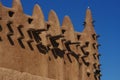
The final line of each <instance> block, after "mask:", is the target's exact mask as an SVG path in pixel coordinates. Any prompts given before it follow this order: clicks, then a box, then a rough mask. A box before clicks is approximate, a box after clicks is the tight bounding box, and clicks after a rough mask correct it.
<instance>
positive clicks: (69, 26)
mask: <svg viewBox="0 0 120 80" xmlns="http://www.w3.org/2000/svg"><path fill="white" fill-rule="evenodd" d="M62 28H63V29H67V30H71V29H73V24H72V22H71V20H70V17H69V16H65V17H64V20H63V23H62Z"/></svg>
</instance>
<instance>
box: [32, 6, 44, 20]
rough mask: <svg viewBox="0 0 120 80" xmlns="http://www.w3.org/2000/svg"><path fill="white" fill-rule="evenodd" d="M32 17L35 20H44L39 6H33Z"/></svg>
mask: <svg viewBox="0 0 120 80" xmlns="http://www.w3.org/2000/svg"><path fill="white" fill-rule="evenodd" d="M32 16H33V17H35V18H39V19H42V20H44V15H43V12H42V9H41V8H40V6H39V5H38V4H36V5H35V6H34V10H33V14H32Z"/></svg>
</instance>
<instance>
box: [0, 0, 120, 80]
mask: <svg viewBox="0 0 120 80" xmlns="http://www.w3.org/2000/svg"><path fill="white" fill-rule="evenodd" d="M1 1H2V3H3V4H4V5H5V6H8V7H11V6H12V0H1ZM21 1H22V5H23V10H24V12H25V13H26V14H29V15H32V10H33V6H34V5H35V4H36V3H37V4H39V5H40V6H41V8H42V10H43V13H44V15H45V19H46V20H47V17H48V13H49V11H50V10H51V9H53V10H55V11H56V13H57V15H58V17H59V19H60V23H61V24H62V20H63V17H64V16H65V15H68V16H70V17H71V20H72V22H73V24H74V28H75V30H76V31H80V32H81V31H82V30H83V25H82V24H83V21H84V17H85V11H86V8H87V6H88V4H89V5H90V8H91V10H92V14H93V19H94V20H95V21H96V22H95V30H96V32H97V33H98V34H100V35H101V37H100V38H99V43H100V44H101V45H102V46H101V47H100V49H99V52H100V53H101V55H102V56H101V58H100V60H101V64H102V66H101V70H102V75H103V76H102V77H101V80H120V76H119V75H120V37H119V35H120V30H119V29H120V0H89V1H90V3H88V0H21Z"/></svg>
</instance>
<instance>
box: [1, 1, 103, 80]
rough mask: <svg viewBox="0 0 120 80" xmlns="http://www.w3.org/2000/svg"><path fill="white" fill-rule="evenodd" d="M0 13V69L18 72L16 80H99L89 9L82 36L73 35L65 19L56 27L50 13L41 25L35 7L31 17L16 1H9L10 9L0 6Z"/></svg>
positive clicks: (72, 29) (70, 26)
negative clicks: (10, 2)
mask: <svg viewBox="0 0 120 80" xmlns="http://www.w3.org/2000/svg"><path fill="white" fill-rule="evenodd" d="M0 11H1V13H0V67H1V68H5V69H10V70H11V71H10V72H12V71H13V72H14V70H15V71H18V72H16V73H18V74H17V77H16V78H17V79H18V80H19V79H20V75H21V73H23V74H22V76H23V75H24V77H25V80H28V79H30V80H33V79H32V76H33V75H35V76H39V77H40V79H38V80H43V79H44V80H52V79H53V80H79V79H81V80H88V79H89V80H100V76H101V71H100V66H101V64H100V63H99V56H100V54H99V53H98V47H99V46H100V44H99V43H98V42H97V38H98V37H99V35H97V34H96V32H95V30H94V27H93V19H92V13H91V10H90V8H88V9H87V11H86V18H85V22H84V30H83V31H82V32H76V31H74V27H73V24H72V21H71V20H70V17H69V16H65V17H64V19H63V23H62V26H60V22H59V19H58V16H57V14H56V13H55V11H53V10H51V11H50V12H49V14H48V21H45V20H44V14H43V12H42V9H41V8H40V6H39V5H38V4H36V5H35V6H34V9H33V13H32V16H29V15H26V14H24V13H23V9H22V4H21V2H20V0H13V6H12V8H7V7H5V6H3V5H2V4H1V3H0ZM5 49H7V50H5ZM1 68H0V69H1ZM6 73H8V74H9V70H7V71H6ZM6 73H4V74H3V75H2V74H1V73H0V79H1V76H2V77H3V79H2V80H5V75H6V76H9V75H10V74H9V75H8V74H6ZM13 74H14V73H12V74H11V75H10V76H9V77H10V78H11V79H12V78H14V75H13ZM28 74H30V75H28ZM25 75H26V76H25ZM11 76H13V77H11ZM29 76H31V77H29ZM41 77H42V78H41ZM21 79H22V78H21ZM21 79H20V80H21ZM35 79H37V78H35ZM12 80H14V79H12Z"/></svg>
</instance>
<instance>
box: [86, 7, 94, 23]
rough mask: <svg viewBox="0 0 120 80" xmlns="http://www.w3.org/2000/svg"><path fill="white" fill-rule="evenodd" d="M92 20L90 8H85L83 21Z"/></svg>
mask: <svg viewBox="0 0 120 80" xmlns="http://www.w3.org/2000/svg"><path fill="white" fill-rule="evenodd" d="M92 21H93V19H92V13H91V10H90V8H87V10H86V18H85V22H87V23H88V22H90V23H91V22H92Z"/></svg>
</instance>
